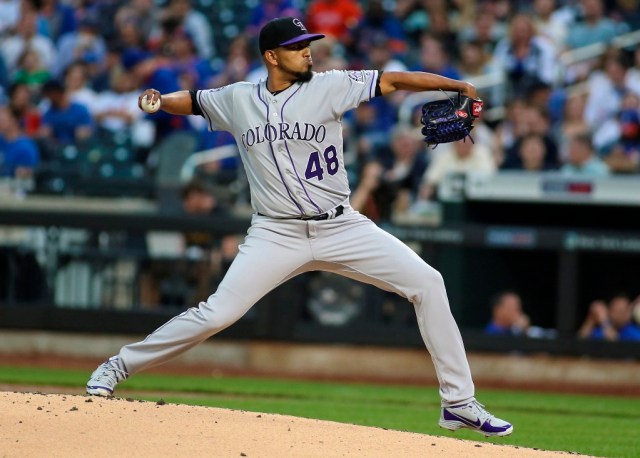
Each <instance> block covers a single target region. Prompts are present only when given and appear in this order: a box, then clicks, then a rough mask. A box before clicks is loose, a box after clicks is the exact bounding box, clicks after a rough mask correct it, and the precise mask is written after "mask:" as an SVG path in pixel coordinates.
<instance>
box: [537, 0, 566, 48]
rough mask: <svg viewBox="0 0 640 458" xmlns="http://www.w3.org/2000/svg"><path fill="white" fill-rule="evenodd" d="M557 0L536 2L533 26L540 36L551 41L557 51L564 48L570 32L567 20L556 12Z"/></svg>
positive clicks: (539, 0) (538, 0)
mask: <svg viewBox="0 0 640 458" xmlns="http://www.w3.org/2000/svg"><path fill="white" fill-rule="evenodd" d="M556 3H557V2H556V0H534V2H533V24H534V26H535V29H536V31H537V32H538V34H539V35H540V36H543V37H545V38H547V39H549V40H550V41H551V42H552V43H553V46H554V48H555V49H556V51H560V50H562V49H563V48H564V43H565V40H566V38H567V33H568V31H569V23H568V21H567V19H566V18H565V17H563V16H561V15H559V14H554V13H555V12H556V6H557V5H556Z"/></svg>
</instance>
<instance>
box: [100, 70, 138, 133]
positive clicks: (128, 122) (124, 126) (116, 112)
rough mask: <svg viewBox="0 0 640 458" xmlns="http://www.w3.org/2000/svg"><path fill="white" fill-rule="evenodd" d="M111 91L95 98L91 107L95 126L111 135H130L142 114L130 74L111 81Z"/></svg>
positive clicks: (135, 83)
mask: <svg viewBox="0 0 640 458" xmlns="http://www.w3.org/2000/svg"><path fill="white" fill-rule="evenodd" d="M112 83H113V84H112V89H111V90H108V91H103V92H101V93H100V94H98V96H97V100H96V102H95V103H94V105H93V117H94V120H95V121H96V124H97V125H98V126H100V127H102V128H104V129H106V130H108V131H111V132H113V133H118V132H127V133H130V131H131V126H132V125H133V124H134V123H135V122H136V121H137V120H138V119H140V118H142V117H143V115H144V113H143V112H142V111H141V110H140V109H139V108H138V91H137V89H138V85H137V81H136V79H135V78H134V77H133V75H132V74H131V73H130V72H126V71H124V72H122V73H121V74H119V75H118V76H116V77H115V78H113V80H112Z"/></svg>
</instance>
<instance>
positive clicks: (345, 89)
mask: <svg viewBox="0 0 640 458" xmlns="http://www.w3.org/2000/svg"><path fill="white" fill-rule="evenodd" d="M330 80H331V81H330V84H331V88H330V89H329V92H330V93H331V97H333V104H334V109H335V111H336V112H337V113H338V114H340V115H342V114H344V113H345V112H346V111H349V110H351V109H353V108H355V107H357V106H358V105H360V104H361V103H362V102H366V101H368V100H371V99H372V98H373V97H374V96H375V93H376V82H377V80H378V71H377V70H335V71H333V72H330Z"/></svg>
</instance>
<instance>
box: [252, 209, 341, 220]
mask: <svg viewBox="0 0 640 458" xmlns="http://www.w3.org/2000/svg"><path fill="white" fill-rule="evenodd" d="M334 210H335V213H334V212H331V213H333V218H337V217H338V216H340V215H342V214H343V213H344V206H343V205H338V206H337V207H336V208H335V209H334ZM331 213H330V212H326V213H322V214H320V215H314V216H292V217H291V218H276V219H301V220H302V221H309V220H311V221H323V220H325V219H329V218H330V217H331V216H330V215H331ZM258 215H260V216H267V215H263V214H262V213H260V212H258Z"/></svg>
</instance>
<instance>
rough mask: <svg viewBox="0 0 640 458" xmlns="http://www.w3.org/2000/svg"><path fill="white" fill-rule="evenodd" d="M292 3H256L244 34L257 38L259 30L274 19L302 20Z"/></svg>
mask: <svg viewBox="0 0 640 458" xmlns="http://www.w3.org/2000/svg"><path fill="white" fill-rule="evenodd" d="M293 3H294V2H292V1H291V0H263V1H261V2H256V4H255V6H253V7H252V8H251V10H250V11H249V24H248V25H247V28H246V32H247V33H248V34H249V35H250V36H251V37H255V36H257V35H258V32H259V31H260V29H261V28H262V27H263V26H264V25H265V24H266V23H267V22H268V21H270V20H271V19H273V18H274V17H297V18H300V19H301V20H302V19H303V18H304V15H303V14H302V12H301V11H299V10H298V9H297V8H296V7H295V6H294V4H293ZM314 54H315V53H314ZM314 57H315V55H314Z"/></svg>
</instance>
